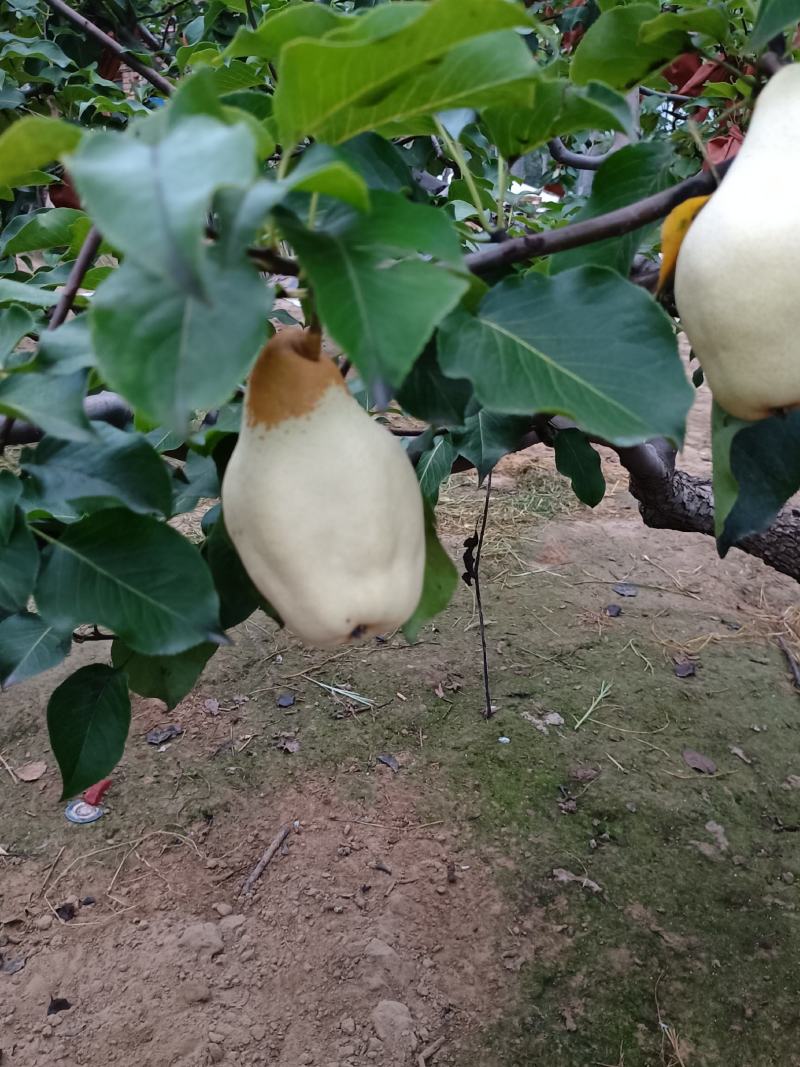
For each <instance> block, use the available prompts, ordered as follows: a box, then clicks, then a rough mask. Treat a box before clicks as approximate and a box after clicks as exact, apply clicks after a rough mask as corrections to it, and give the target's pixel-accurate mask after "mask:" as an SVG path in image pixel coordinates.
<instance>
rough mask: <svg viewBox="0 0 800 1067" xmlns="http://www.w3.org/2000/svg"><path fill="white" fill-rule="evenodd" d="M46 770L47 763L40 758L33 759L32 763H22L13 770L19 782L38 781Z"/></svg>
mask: <svg viewBox="0 0 800 1067" xmlns="http://www.w3.org/2000/svg"><path fill="white" fill-rule="evenodd" d="M46 770H47V764H46V763H45V761H44V760H42V759H37V760H34V761H33V763H24V764H23V765H22V766H21V767H17V769H16V770H15V771H14V774H16V776H17V778H19V780H20V781H21V782H38V781H39V779H40V778H41V777H42V775H43V774H44V773H45V771H46Z"/></svg>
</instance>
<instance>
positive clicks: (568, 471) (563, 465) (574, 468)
mask: <svg viewBox="0 0 800 1067" xmlns="http://www.w3.org/2000/svg"><path fill="white" fill-rule="evenodd" d="M553 449H554V451H555V459H556V470H557V471H558V473H559V474H563V475H564V477H565V478H569V480H570V482H571V483H572V491H573V492H574V494H575V496H576V497H577V498H578V500H580V501H581V502H582V503H584V504H588V506H589V507H590V508H594V507H596V506H597V505H598V504H599V503H600V501H601V500H602V499H603V497H604V496H605V492H606V480H605V478H604V477H603V470H602V467H601V465H600V456H599V455H598V454H597V452H595V450H594V449H593V448H592V446H591V445H590V444H589V441H588V438H587V437H586V434H585V433H582V432H581V431H580V430H578V429H576V428H569V429H564V430H559V431H558V433H557V434H556V437H555V441H554V442H553Z"/></svg>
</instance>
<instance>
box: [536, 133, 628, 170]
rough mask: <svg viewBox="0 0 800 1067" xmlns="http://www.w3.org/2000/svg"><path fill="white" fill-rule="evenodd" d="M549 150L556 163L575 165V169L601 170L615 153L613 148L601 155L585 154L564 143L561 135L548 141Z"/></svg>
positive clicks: (567, 165)
mask: <svg viewBox="0 0 800 1067" xmlns="http://www.w3.org/2000/svg"><path fill="white" fill-rule="evenodd" d="M547 150H548V152H549V153H550V155H551V156H552V157H553V159H554V160H555V161H556V163H561V164H563V165H564V166H565V167H574V168H575V170H600V168H601V167H602V165H603V164H604V163H605V161H606V160H607V159H608V158H609V157H610V156H612V155H613V154H614V152H613V150H612V151H610V152H603V153H602V155H599V156H589V155H584V154H583V153H582V152H572V151H570V149H569V148H567V146H566V145H565V144H564V142H563V141H562V140H561V138H560V137H554V138H553V139H552V140H550V141H548V142H547Z"/></svg>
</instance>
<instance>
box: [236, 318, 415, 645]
mask: <svg viewBox="0 0 800 1067" xmlns="http://www.w3.org/2000/svg"><path fill="white" fill-rule="evenodd" d="M222 507H223V513H224V516H225V525H226V527H227V530H228V533H229V535H230V538H231V540H232V541H233V543H234V545H235V546H236V550H237V551H238V553H239V556H240V558H241V560H242V563H243V564H244V566H245V569H246V570H247V573H248V574H249V575H250V578H251V579H252V581H253V584H254V585H255V586H256V588H257V589H258V590H259V591H260V592H261V593H262V594H263V595H264V596H265V597H266V599H267V600H268V601H269V602H270V603H271V604H272V606H273V607H274V608H275V610H276V611H277V612H278V614H279V615H280V616H281V618H282V619H283V621H284V622H285V624H286V626H287V627H288V629H289V630H291V631H292V632H293V633H294V634H296V635H297V637H299V638H300V639H301V640H302V641H303V642H305V643H306V644H309V645H316V646H318V647H321V648H325V647H335V646H337V645H344V644H348V643H350V642H352V641H357V640H360V639H362V638H364V637H368V636H370V635H373V634H379V633H386V632H388V631H391V630H394V629H396V628H397V627H398V626H402V625H403V623H405V622H406V621H407V620H408V619H409V618H410V616H411V615H412V614H413V613H414V610H415V608H416V607H417V604H418V603H419V598H420V594H421V592H422V579H423V572H424V569H425V523H424V513H423V505H422V496H421V494H420V490H419V484H418V482H417V477H416V475H415V473H414V468H413V467H412V465H411V463H410V461H409V459H408V456H407V455H406V453H405V450H404V449H403V446H402V445H401V444H400V442H399V441H398V440H397V439H396V438H395V437H393V436H392V434H391V433H390V432H389V431H388V430H387V429H386V428H385V427H383V426H381V425H380V424H379V423H378V422H376V421H375V420H374V419H372V418H371V417H370V416H369V415H368V414H367V412H366V411H364V409H363V408H362V407H361V406H360V405H359V404H358V402H357V401H356V400H355V399H354V398H353V397H352V396H351V394H350V391H349V390H348V388H347V386H346V385H345V383H344V381H343V380H342V376H341V374H340V373H339V370H338V368H337V367H336V365H335V364H334V363H333V361H332V360H331V359H329V358H328V357H327V356H326V355H324V353H322V352H321V350H320V338H319V335H318V334H316V333H313V332H310V331H306V330H303V329H302V328H300V327H290V328H288V329H285V330H282V331H281V332H280V333H278V334H276V335H275V336H274V337H273V338H272V339H271V340H270V341H269V343H268V344H267V345H266V347H265V348H264V350H263V351H262V353H261V355H260V356H259V358H258V361H257V362H256V364H255V366H254V368H253V371H252V373H251V375H250V378H249V381H248V383H247V393H246V396H245V401H244V410H243V414H242V425H241V430H240V433H239V439H238V442H237V444H236V447H235V448H234V450H233V454H232V456H231V459H230V462H229V463H228V467H227V470H226V472H225V477H224V479H223V483H222Z"/></svg>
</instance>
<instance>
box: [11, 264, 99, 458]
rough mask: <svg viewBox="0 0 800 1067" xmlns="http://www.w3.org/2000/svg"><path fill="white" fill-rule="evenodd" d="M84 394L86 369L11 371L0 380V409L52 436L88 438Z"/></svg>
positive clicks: (78, 439)
mask: <svg viewBox="0 0 800 1067" xmlns="http://www.w3.org/2000/svg"><path fill="white" fill-rule="evenodd" d="M0 285H2V282H0ZM85 395H86V372H85V371H76V372H74V373H73V374H50V373H47V374H36V373H33V374H12V375H9V377H7V378H6V379H5V380H4V381H0V411H2V412H3V413H4V414H6V415H11V416H12V417H13V418H15V419H20V420H22V421H25V422H32V423H33V425H34V426H38V427H40V428H41V429H42V430H44V431H45V433H49V434H52V435H53V436H54V437H63V438H64V439H65V440H67V441H90V440H92V438H93V434H92V428H91V426H90V424H89V420H88V419H87V418H86V413H85V412H84V410H83V398H84V396H85Z"/></svg>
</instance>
